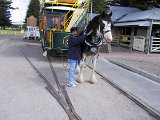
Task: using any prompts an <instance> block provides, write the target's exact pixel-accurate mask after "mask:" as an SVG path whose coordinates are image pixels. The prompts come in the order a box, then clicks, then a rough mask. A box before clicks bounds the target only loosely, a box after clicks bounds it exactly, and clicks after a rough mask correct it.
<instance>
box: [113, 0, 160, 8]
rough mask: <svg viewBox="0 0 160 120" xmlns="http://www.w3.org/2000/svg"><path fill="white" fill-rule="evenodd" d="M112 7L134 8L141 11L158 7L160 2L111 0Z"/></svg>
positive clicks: (159, 0) (157, 0)
mask: <svg viewBox="0 0 160 120" xmlns="http://www.w3.org/2000/svg"><path fill="white" fill-rule="evenodd" d="M111 4H112V5H121V6H125V7H136V8H139V9H141V10H146V9H149V8H154V7H157V8H159V7H160V0H113V1H112V2H111Z"/></svg>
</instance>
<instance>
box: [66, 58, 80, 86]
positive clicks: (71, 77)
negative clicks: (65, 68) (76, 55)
mask: <svg viewBox="0 0 160 120" xmlns="http://www.w3.org/2000/svg"><path fill="white" fill-rule="evenodd" d="M68 64H69V73H68V83H69V84H74V83H75V81H76V68H77V65H78V61H77V60H71V59H68Z"/></svg>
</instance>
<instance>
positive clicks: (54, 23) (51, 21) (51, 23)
mask: <svg viewBox="0 0 160 120" xmlns="http://www.w3.org/2000/svg"><path fill="white" fill-rule="evenodd" d="M47 28H56V29H58V28H59V21H58V17H48V18H47Z"/></svg>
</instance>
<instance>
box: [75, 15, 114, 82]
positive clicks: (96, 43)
mask: <svg viewBox="0 0 160 120" xmlns="http://www.w3.org/2000/svg"><path fill="white" fill-rule="evenodd" d="M111 15H112V12H110V13H106V12H102V13H101V14H100V15H98V16H95V17H94V18H93V19H92V20H91V21H90V22H89V23H88V25H87V27H86V33H87V32H89V31H90V30H93V32H92V34H90V35H89V36H88V37H87V39H86V40H85V42H84V43H83V44H82V56H83V57H82V61H85V59H86V57H87V56H92V57H91V58H92V61H93V66H92V74H91V77H90V82H91V83H92V84H95V83H97V79H96V76H95V69H96V61H97V58H98V55H99V50H100V47H101V45H102V44H103V42H104V41H105V42H107V43H110V42H111V41H112V33H111V25H112V21H111ZM83 69H84V63H83V64H82V65H80V66H77V74H78V79H77V82H79V83H82V82H84V77H83Z"/></svg>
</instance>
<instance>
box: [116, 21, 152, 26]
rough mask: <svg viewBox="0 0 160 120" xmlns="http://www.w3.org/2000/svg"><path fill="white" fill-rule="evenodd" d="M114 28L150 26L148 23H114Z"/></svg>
mask: <svg viewBox="0 0 160 120" xmlns="http://www.w3.org/2000/svg"><path fill="white" fill-rule="evenodd" d="M114 26H150V22H149V21H136V22H123V23H115V24H114Z"/></svg>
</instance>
